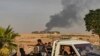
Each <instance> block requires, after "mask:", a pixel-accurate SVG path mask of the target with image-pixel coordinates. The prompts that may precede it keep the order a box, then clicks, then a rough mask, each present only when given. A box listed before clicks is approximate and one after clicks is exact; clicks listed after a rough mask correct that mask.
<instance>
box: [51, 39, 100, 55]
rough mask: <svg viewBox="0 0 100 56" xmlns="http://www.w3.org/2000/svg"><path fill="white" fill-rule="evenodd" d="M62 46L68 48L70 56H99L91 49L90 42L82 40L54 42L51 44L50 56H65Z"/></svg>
mask: <svg viewBox="0 0 100 56" xmlns="http://www.w3.org/2000/svg"><path fill="white" fill-rule="evenodd" d="M64 46H70V47H71V50H72V51H71V52H73V55H71V56H100V55H99V54H97V53H96V52H94V51H93V47H92V45H91V43H90V42H87V41H82V40H56V41H54V43H53V48H52V55H51V56H66V55H64V54H63V51H64Z"/></svg>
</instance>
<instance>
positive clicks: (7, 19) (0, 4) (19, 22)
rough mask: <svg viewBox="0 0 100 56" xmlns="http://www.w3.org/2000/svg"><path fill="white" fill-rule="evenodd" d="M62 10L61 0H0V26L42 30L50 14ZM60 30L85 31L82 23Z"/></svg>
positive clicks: (20, 31) (17, 30) (25, 31)
mask: <svg viewBox="0 0 100 56" xmlns="http://www.w3.org/2000/svg"><path fill="white" fill-rule="evenodd" d="M61 10H62V4H61V0H0V26H2V27H7V26H8V25H11V26H12V27H13V28H14V30H15V31H16V32H19V33H29V32H32V31H35V30H44V29H45V24H46V23H47V22H48V21H49V20H50V18H49V17H50V16H51V15H54V14H56V13H59V12H60V11H61ZM53 30H59V31H62V32H73V33H74V32H85V27H84V24H82V25H75V26H73V27H72V28H70V29H62V28H55V29H53Z"/></svg>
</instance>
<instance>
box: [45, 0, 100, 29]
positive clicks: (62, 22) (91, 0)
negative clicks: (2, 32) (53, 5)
mask: <svg viewBox="0 0 100 56" xmlns="http://www.w3.org/2000/svg"><path fill="white" fill-rule="evenodd" d="M62 5H63V10H62V11H61V12H60V13H58V14H55V15H52V16H50V18H51V20H50V21H49V22H48V23H47V24H46V27H47V29H45V31H49V30H51V29H52V28H55V27H59V28H70V27H72V25H73V24H76V23H79V19H82V17H81V16H80V13H85V12H84V11H85V10H87V11H88V10H90V9H97V8H100V0H62Z"/></svg>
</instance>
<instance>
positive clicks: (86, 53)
mask: <svg viewBox="0 0 100 56" xmlns="http://www.w3.org/2000/svg"><path fill="white" fill-rule="evenodd" d="M75 47H76V49H77V51H78V52H79V54H80V56H100V55H99V54H97V53H96V52H94V49H93V47H92V46H91V44H75Z"/></svg>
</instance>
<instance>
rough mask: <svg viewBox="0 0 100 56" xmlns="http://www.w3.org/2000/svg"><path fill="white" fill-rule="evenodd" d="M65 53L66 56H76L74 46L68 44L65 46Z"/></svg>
mask: <svg viewBox="0 0 100 56" xmlns="http://www.w3.org/2000/svg"><path fill="white" fill-rule="evenodd" d="M63 55H64V56H76V54H75V52H74V50H73V48H72V47H71V46H68V45H65V46H63Z"/></svg>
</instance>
